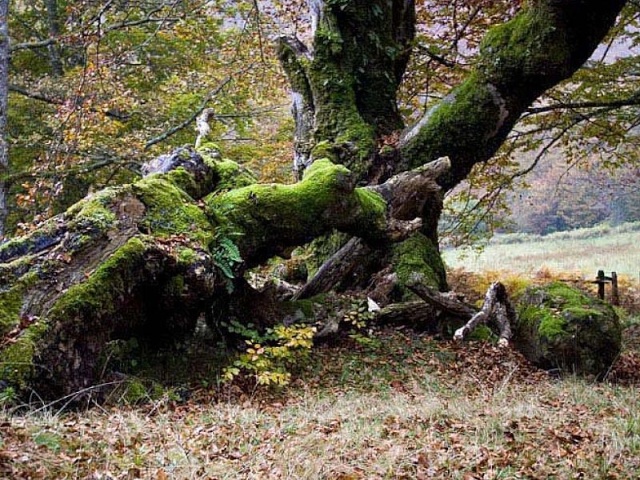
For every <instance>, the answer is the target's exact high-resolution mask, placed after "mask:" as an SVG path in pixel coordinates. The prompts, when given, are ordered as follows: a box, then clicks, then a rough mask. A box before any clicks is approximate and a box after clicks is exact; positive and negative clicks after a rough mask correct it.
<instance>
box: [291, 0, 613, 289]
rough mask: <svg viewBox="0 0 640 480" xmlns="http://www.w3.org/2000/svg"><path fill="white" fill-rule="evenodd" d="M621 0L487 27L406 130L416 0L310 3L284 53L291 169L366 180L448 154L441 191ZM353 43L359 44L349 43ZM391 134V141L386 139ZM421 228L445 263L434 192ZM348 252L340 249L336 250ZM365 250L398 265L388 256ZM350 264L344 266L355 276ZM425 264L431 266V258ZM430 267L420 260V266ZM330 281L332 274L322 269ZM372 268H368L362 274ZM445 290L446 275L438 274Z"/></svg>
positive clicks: (592, 40) (591, 37) (548, 9)
mask: <svg viewBox="0 0 640 480" xmlns="http://www.w3.org/2000/svg"><path fill="white" fill-rule="evenodd" d="M625 3H626V2H625V1H624V0H613V1H610V2H603V1H601V0H585V1H576V0H535V1H532V2H526V3H525V4H524V6H523V8H522V10H521V11H520V12H519V13H518V14H517V15H516V17H515V18H513V19H512V20H511V21H510V22H507V23H505V24H504V25H500V26H496V27H493V28H491V29H490V30H489V32H488V33H487V35H486V36H485V38H484V40H483V42H482V45H481V49H480V55H479V58H478V60H477V62H476V65H475V66H474V68H473V70H472V71H471V73H470V74H469V75H468V77H467V79H466V80H465V81H464V82H463V83H462V84H461V85H460V86H458V87H457V88H455V89H453V90H452V92H451V93H450V94H449V95H448V96H446V97H445V98H444V99H443V100H442V101H441V102H439V103H438V104H437V105H435V106H434V107H433V108H431V109H430V110H429V111H428V112H427V113H426V114H425V115H424V117H423V118H422V119H421V120H420V121H419V122H417V123H416V124H415V125H414V126H412V127H411V128H408V129H406V130H404V131H403V132H402V133H401V134H400V133H399V130H402V129H403V127H404V125H403V121H402V118H401V116H400V115H399V113H398V108H397V91H398V88H399V86H400V82H401V79H402V75H403V73H404V71H405V68H406V66H407V60H408V58H409V54H410V51H411V44H412V41H413V38H414V34H415V6H414V3H413V2H412V1H407V0H394V1H390V2H386V1H381V0H376V1H373V2H362V1H359V0H344V1H340V2H333V1H331V2H330V1H322V0H314V1H313V2H310V5H311V13H312V17H313V25H314V29H313V30H314V31H313V43H312V45H304V44H303V43H302V42H301V41H300V40H299V39H297V38H282V39H281V40H280V43H279V57H280V61H281V63H282V65H283V67H284V70H285V72H286V73H287V76H288V78H289V81H290V84H291V88H292V91H293V113H294V117H295V121H296V129H295V138H294V169H295V170H296V172H298V174H299V173H300V172H302V171H303V170H304V169H305V168H308V166H309V165H310V164H312V163H313V161H315V160H316V159H319V158H330V159H331V160H332V161H333V162H335V163H342V164H345V165H347V166H348V167H349V168H350V169H351V170H352V171H354V172H355V173H356V174H357V175H358V179H359V181H360V182H362V183H369V184H375V183H378V182H381V181H384V180H386V179H387V178H389V176H391V175H392V174H397V173H398V172H402V171H405V170H408V169H413V168H416V167H418V166H420V165H425V164H428V163H430V162H433V161H435V160H436V159H437V158H440V157H449V158H450V159H451V164H452V168H451V169H449V170H448V171H447V174H446V175H443V176H441V177H439V178H438V180H437V181H438V184H439V185H440V186H441V187H442V188H443V191H444V192H446V191H447V190H450V189H451V188H453V187H455V186H456V185H457V184H458V183H459V182H460V181H462V180H463V179H464V178H466V177H467V175H468V174H469V172H470V171H471V169H472V167H473V166H474V165H475V164H477V163H480V162H485V161H487V160H489V159H490V158H491V157H492V156H493V155H494V154H495V152H496V151H497V149H498V148H499V147H500V145H501V144H502V143H503V142H504V140H505V138H506V136H507V134H508V133H509V131H510V130H511V129H512V128H513V126H514V124H515V123H516V122H517V120H518V119H519V118H520V116H521V114H522V113H523V112H524V111H525V109H526V108H527V107H528V106H529V105H530V104H531V103H532V102H533V101H534V100H535V99H536V98H538V97H539V96H540V95H542V94H543V93H544V92H545V91H546V90H547V89H549V88H550V87H552V86H554V85H556V84H558V83H559V82H561V81H562V80H564V79H567V78H569V77H570V76H571V75H572V74H573V73H574V72H575V71H576V70H577V69H578V68H579V67H580V66H581V65H582V64H583V63H584V62H585V61H586V60H587V59H588V57H589V56H590V55H591V53H592V52H593V51H594V50H595V48H596V47H597V45H598V44H599V43H600V42H601V41H602V39H603V38H604V36H605V35H606V33H607V32H608V30H609V29H610V27H611V26H612V25H613V23H614V21H615V19H616V17H617V15H618V14H619V12H620V10H621V9H622V7H623V6H624V4H625ZM356 40H357V41H356ZM394 132H398V133H396V134H397V135H398V136H399V138H400V140H399V142H397V144H396V145H394V144H393V142H391V144H389V143H390V142H386V141H384V137H385V136H387V135H389V134H391V133H394ZM424 207H425V208H424V211H423V215H422V218H423V228H422V230H421V233H422V234H423V235H424V236H425V237H426V238H427V239H428V241H429V242H428V246H427V244H426V243H424V242H414V244H413V245H412V246H411V247H410V248H409V247H407V248H405V249H404V250H405V252H406V251H407V250H411V249H413V248H415V246H416V245H417V244H418V243H422V244H423V245H425V246H427V250H435V251H436V255H428V254H425V257H426V256H430V257H431V259H432V260H431V264H432V266H433V268H434V269H437V270H441V269H442V263H441V261H440V259H439V253H438V251H437V249H438V247H437V245H438V235H437V228H438V221H439V218H440V213H441V209H442V204H441V199H437V198H436V197H434V198H433V201H432V202H427V203H425V204H424ZM343 254H344V252H343ZM372 256H374V257H379V258H390V259H394V260H398V258H399V256H398V255H392V254H390V252H388V251H385V252H379V251H378V252H375V253H374V254H373V255H372ZM355 262H356V260H353V261H352V262H351V266H345V265H343V266H342V268H341V269H342V270H343V271H345V272H352V271H353V270H354V268H355ZM426 263H429V262H426ZM421 265H422V266H423V267H426V265H425V262H421ZM320 274H321V275H324V276H325V277H327V278H325V279H321V278H315V279H314V283H316V284H321V283H324V284H330V283H332V282H333V283H334V284H335V283H336V282H337V279H336V278H334V279H333V280H331V279H330V278H329V277H330V276H335V270H334V269H329V268H324V269H321V272H320ZM369 274H372V272H369ZM438 283H439V284H440V288H445V286H446V282H445V281H444V280H442V281H438Z"/></svg>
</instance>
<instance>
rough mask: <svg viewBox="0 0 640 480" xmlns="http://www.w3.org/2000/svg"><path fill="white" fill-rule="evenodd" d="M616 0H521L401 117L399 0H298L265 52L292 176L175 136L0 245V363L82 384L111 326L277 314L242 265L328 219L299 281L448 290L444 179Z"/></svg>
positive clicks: (507, 123) (404, 5)
mask: <svg viewBox="0 0 640 480" xmlns="http://www.w3.org/2000/svg"><path fill="white" fill-rule="evenodd" d="M624 4H625V2H624V1H622V0H613V1H602V0H601V1H597V0H580V1H578V0H532V1H530V2H527V4H526V5H525V6H524V7H523V8H522V10H521V12H520V13H519V14H517V16H515V18H513V19H512V20H511V21H509V22H508V23H506V24H504V25H500V26H496V27H493V28H492V29H490V30H489V32H488V33H487V35H486V38H485V39H484V41H483V43H482V46H481V50H480V55H479V57H478V61H477V64H476V65H475V67H474V68H473V70H472V71H471V72H470V73H469V75H468V77H467V79H466V80H465V81H464V82H463V83H462V84H461V85H459V86H458V87H457V88H455V89H454V90H453V91H452V92H451V93H450V94H449V95H448V96H447V97H446V98H444V99H443V100H442V101H441V102H440V103H439V104H438V105H436V106H435V107H433V108H432V109H431V110H430V111H428V112H427V114H426V115H425V116H424V117H423V118H422V119H420V121H419V122H417V123H416V124H415V125H412V126H410V127H408V128H406V126H405V125H404V123H403V120H402V117H401V115H400V114H399V111H398V104H397V93H398V88H399V86H400V83H401V81H402V78H403V75H404V73H405V69H406V68H407V64H408V59H409V56H410V54H411V48H412V45H413V43H412V41H413V37H414V32H415V11H414V3H413V1H410V0H393V1H390V0H379V1H367V2H365V1H360V0H325V1H321V0H313V1H310V2H309V6H310V11H311V16H312V25H313V32H312V43H310V44H305V43H303V42H302V41H301V40H299V39H297V38H282V39H280V41H279V50H278V53H279V57H280V59H281V62H282V65H283V67H284V69H285V71H286V73H287V75H288V78H289V80H290V83H291V88H292V91H293V100H294V101H293V114H294V116H295V122H296V128H295V139H294V149H295V167H296V169H297V174H298V177H299V182H298V183H296V184H294V185H277V184H268V185H265V184H255V183H254V182H253V180H252V178H251V176H250V175H249V174H248V173H247V172H244V171H243V170H242V169H241V168H240V167H239V166H238V165H237V164H235V163H234V162H232V161H229V160H222V159H220V158H219V157H218V156H217V155H216V154H215V153H216V152H212V151H211V150H209V149H207V145H206V144H204V145H202V146H201V147H200V148H199V149H198V150H194V149H190V148H182V149H179V150H178V151H175V152H173V153H172V154H169V155H166V156H163V157H160V158H158V159H156V160H155V161H153V162H151V163H150V164H149V165H148V166H147V168H146V176H145V177H144V178H142V179H141V180H139V181H137V182H135V183H133V184H129V185H123V186H121V187H117V188H110V189H107V190H104V191H100V192H97V193H95V194H93V195H91V196H89V197H87V198H85V199H84V200H82V201H81V202H79V203H78V204H76V205H74V206H73V207H71V208H70V209H68V210H67V211H66V212H65V213H64V214H62V215H59V216H57V217H54V218H52V219H51V220H49V221H47V222H45V223H43V224H42V225H40V226H38V228H37V229H35V230H34V231H33V232H31V233H30V234H28V235H26V236H23V237H19V238H14V239H10V240H8V241H7V242H5V243H3V244H2V245H0V334H1V335H2V339H3V340H2V346H1V347H0V378H1V379H2V380H4V381H5V382H8V383H10V384H12V385H15V386H17V387H18V388H21V389H35V390H36V391H37V392H38V394H39V395H42V396H46V397H56V396H60V395H64V394H67V393H70V392H74V391H77V390H79V389H82V388H84V387H86V386H88V385H91V384H92V383H94V382H96V380H97V379H98V377H99V376H100V375H101V373H103V372H102V371H101V368H100V367H101V365H102V363H101V360H102V359H101V356H102V355H103V354H104V351H103V349H104V345H105V343H106V342H108V341H110V340H112V339H115V338H126V337H127V336H132V335H137V336H139V337H147V338H150V339H152V340H157V341H162V340H163V339H167V338H169V339H170V338H175V337H176V336H177V335H179V334H184V333H186V332H189V331H191V330H193V328H194V327H195V324H196V321H197V319H198V318H199V317H201V316H203V315H204V316H205V317H206V318H207V320H208V322H209V323H210V324H215V323H216V322H217V321H218V320H219V319H220V318H221V317H224V315H226V314H227V313H228V312H230V311H233V312H236V313H237V312H238V311H242V310H243V309H244V310H247V311H250V313H248V314H247V317H248V318H252V319H256V318H259V319H261V320H262V321H264V322H277V321H279V318H278V312H279V311H280V310H279V305H278V303H277V302H276V301H275V300H274V299H273V298H267V295H266V294H265V293H260V292H257V291H255V290H254V289H253V288H252V287H250V286H249V284H248V283H247V282H246V281H245V280H244V274H245V272H246V271H247V269H249V268H251V267H254V266H256V265H259V264H261V263H263V262H265V261H266V260H267V259H269V258H272V257H274V256H283V257H286V256H288V255H289V254H290V253H291V250H292V249H293V248H294V247H296V246H300V245H303V244H306V243H308V242H310V241H312V240H313V239H315V238H318V237H321V236H323V235H327V234H329V233H331V232H333V231H336V230H337V231H339V232H342V233H343V234H345V235H347V236H348V237H353V240H350V241H349V242H347V244H346V245H345V246H344V247H343V249H342V250H341V251H340V252H338V254H336V255H339V257H338V258H339V261H337V260H336V257H335V256H334V257H332V258H329V259H328V260H327V263H326V265H325V266H323V268H321V269H320V270H319V273H318V274H317V275H316V278H314V279H313V280H312V282H315V285H320V287H317V288H314V289H310V291H312V292H317V291H321V290H326V289H328V288H331V287H332V286H334V285H336V284H338V283H340V282H342V284H343V285H346V286H350V285H355V284H359V285H361V286H367V284H368V283H370V282H371V278H372V276H373V278H376V279H382V278H384V279H387V280H388V281H389V283H390V285H391V286H390V287H389V288H388V289H387V290H386V292H385V293H384V295H383V296H384V297H385V298H386V301H394V300H398V299H401V298H404V297H405V296H406V295H407V290H406V289H405V288H404V287H405V286H411V285H415V284H417V283H420V284H424V285H429V286H432V287H436V288H439V289H444V288H446V282H445V277H444V269H443V267H442V263H441V261H440V257H439V253H438V247H437V222H438V218H439V215H440V211H441V208H442V197H443V194H444V192H446V191H447V190H449V189H451V188H453V187H454V186H455V185H456V184H458V183H459V182H460V181H461V180H463V179H464V178H465V177H466V176H467V174H468V173H469V171H470V170H471V168H472V167H473V166H474V165H475V164H476V163H478V162H483V161H486V160H488V159H489V158H490V157H491V156H492V155H493V154H494V153H495V152H496V150H497V149H498V147H499V146H500V145H501V143H502V142H503V141H504V139H505V137H506V135H507V133H508V132H509V131H510V129H511V128H512V127H513V125H514V124H515V122H516V121H517V120H518V118H519V116H520V115H521V114H522V112H523V111H524V109H525V108H526V107H527V106H529V105H530V104H531V103H532V102H533V101H534V100H535V99H536V98H537V97H538V96H539V95H540V94H542V93H543V92H544V91H545V90H546V89H548V88H549V87H551V86H553V85H555V84H557V83H558V82H560V81H562V80H564V79H566V78H568V77H570V76H571V75H572V73H573V72H575V71H576V70H577V69H578V68H579V67H580V66H581V65H582V64H583V63H584V62H585V61H586V60H587V58H588V57H589V55H590V54H591V53H592V52H593V50H594V49H595V48H596V47H597V45H598V44H599V42H600V41H601V40H602V39H603V37H604V36H605V34H606V33H607V31H608V30H609V28H610V27H611V26H612V25H613V23H614V21H615V19H616V16H617V15H618V13H619V11H620V10H621V8H622V7H623V5H624ZM363 252H364V253H363ZM354 259H356V260H355V261H354ZM341 277H342V278H341ZM345 277H348V280H346V281H345ZM375 283H376V284H379V283H381V282H378V281H376V282H375ZM267 313H268V315H266V314H267Z"/></svg>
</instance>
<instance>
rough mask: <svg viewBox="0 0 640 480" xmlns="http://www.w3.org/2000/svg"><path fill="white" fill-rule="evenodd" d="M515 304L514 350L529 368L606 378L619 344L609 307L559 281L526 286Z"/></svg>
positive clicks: (619, 333)
mask: <svg viewBox="0 0 640 480" xmlns="http://www.w3.org/2000/svg"><path fill="white" fill-rule="evenodd" d="M515 300H516V304H517V310H518V321H517V324H516V326H515V329H514V345H515V346H516V348H518V350H520V351H521V352H522V353H523V355H524V356H525V357H527V358H528V359H529V360H530V361H531V362H532V363H534V364H535V365H538V366H540V367H542V368H546V369H560V370H561V371H562V372H567V373H575V374H578V375H595V376H596V377H597V378H599V379H601V378H603V377H604V376H605V375H606V373H607V371H608V370H609V368H610V367H611V365H612V364H613V362H614V361H615V359H616V358H617V357H618V355H619V353H620V348H621V342H622V328H621V326H620V321H619V319H618V316H617V314H616V312H615V311H614V309H613V308H612V307H611V306H610V305H608V304H606V303H604V302H601V301H600V300H598V299H596V298H592V297H590V296H588V295H586V294H585V293H583V292H581V291H580V290H577V289H575V288H573V287H569V286H567V285H565V284H563V283H559V282H554V283H551V284H548V285H545V286H535V287H529V288H527V289H526V290H525V291H524V292H523V293H522V294H521V295H519V296H518V298H516V299H515Z"/></svg>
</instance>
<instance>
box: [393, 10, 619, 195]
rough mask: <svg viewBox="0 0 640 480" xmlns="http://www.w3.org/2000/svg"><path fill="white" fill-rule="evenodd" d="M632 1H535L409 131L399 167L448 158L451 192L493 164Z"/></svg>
mask: <svg viewBox="0 0 640 480" xmlns="http://www.w3.org/2000/svg"><path fill="white" fill-rule="evenodd" d="M625 3H627V2H626V1H625V0H611V1H607V2H603V1H601V0H585V1H576V0H535V1H532V2H526V3H525V5H524V6H523V8H522V10H521V11H520V13H518V14H517V16H516V17H515V18H514V19H513V20H511V21H510V22H507V23H505V24H503V25H499V26H496V27H493V28H491V29H490V30H489V32H488V33H487V35H486V36H485V38H484V40H483V41H482V44H481V47H480V56H479V58H478V60H477V62H476V66H475V68H474V69H473V71H472V72H471V73H470V74H469V75H468V77H467V79H466V80H465V81H464V82H463V83H462V84H461V85H460V86H458V87H457V88H455V89H454V90H453V91H452V92H451V93H450V94H449V95H448V96H447V97H445V98H444V99H443V100H442V101H441V102H439V103H438V104H437V105H435V106H434V107H433V108H431V109H430V110H429V111H428V112H427V113H426V114H425V115H424V117H423V118H422V119H421V120H420V121H419V122H418V123H416V124H415V125H414V126H413V127H411V128H410V129H408V130H407V131H405V132H404V134H403V136H402V139H401V141H400V145H399V149H400V152H401V157H402V161H401V162H400V163H399V164H398V169H399V170H402V169H406V168H415V167H416V166H418V165H422V164H424V163H425V162H429V161H432V160H434V159H436V158H439V157H442V156H448V157H449V158H450V159H451V162H452V168H451V170H450V172H449V174H448V176H446V177H444V178H443V179H441V185H442V186H443V188H445V190H449V189H451V188H453V187H454V186H455V185H457V184H458V183H459V182H460V181H462V180H463V179H465V178H466V177H467V175H468V174H469V172H470V171H471V168H472V167H473V166H474V165H475V164H476V163H479V162H484V161H486V160H488V159H490V158H491V157H492V156H493V155H494V153H495V152H496V151H497V149H498V148H499V147H500V145H501V144H502V143H503V142H504V140H505V138H506V136H507V134H508V133H509V132H510V131H511V129H512V128H513V126H514V125H515V123H516V122H517V121H518V119H519V118H520V115H522V113H523V112H524V111H525V109H526V108H527V107H528V106H529V105H531V103H532V102H533V101H534V100H535V99H536V98H538V97H539V96H540V95H542V94H543V93H544V92H545V91H546V90H547V89H549V88H551V87H553V86H554V85H557V84H558V83H559V82H561V81H563V80H565V79H567V78H569V77H570V76H571V75H572V74H573V73H574V72H575V71H576V70H577V69H578V68H580V67H581V66H582V65H583V64H584V63H585V62H586V60H587V59H588V58H589V56H590V55H591V54H592V53H593V51H594V50H595V49H596V47H597V46H598V44H599V43H600V42H602V40H603V38H604V36H605V35H606V34H607V32H608V31H609V29H610V28H611V27H612V26H613V24H614V22H615V20H616V18H617V16H618V14H619V13H620V11H621V10H622V7H623V6H624V5H625Z"/></svg>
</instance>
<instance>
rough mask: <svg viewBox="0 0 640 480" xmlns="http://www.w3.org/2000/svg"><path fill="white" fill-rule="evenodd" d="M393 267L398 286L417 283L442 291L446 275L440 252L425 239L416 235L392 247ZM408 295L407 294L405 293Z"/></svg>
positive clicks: (418, 234) (420, 235)
mask: <svg viewBox="0 0 640 480" xmlns="http://www.w3.org/2000/svg"><path fill="white" fill-rule="evenodd" d="M392 248H393V259H392V262H393V266H394V271H395V272H396V274H397V276H398V281H399V283H400V285H402V286H404V285H406V284H408V283H410V282H419V283H421V284H424V285H428V286H430V287H434V288H438V289H442V288H444V286H445V285H446V280H445V279H446V273H445V270H444V264H443V263H442V258H441V257H440V252H438V249H437V248H436V246H435V245H434V244H433V242H431V240H429V239H428V238H427V237H425V236H424V235H422V234H420V233H416V234H414V235H412V236H411V237H409V238H408V239H407V240H405V241H403V242H400V243H397V244H395V245H394V246H393V247H392ZM405 294H406V295H409V293H408V292H405Z"/></svg>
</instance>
